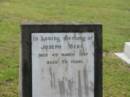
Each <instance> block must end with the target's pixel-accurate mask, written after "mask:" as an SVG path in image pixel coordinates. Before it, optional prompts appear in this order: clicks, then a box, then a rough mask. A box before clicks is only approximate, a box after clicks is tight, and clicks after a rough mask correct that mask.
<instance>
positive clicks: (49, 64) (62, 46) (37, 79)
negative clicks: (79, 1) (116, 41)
mask: <svg viewBox="0 0 130 97" xmlns="http://www.w3.org/2000/svg"><path fill="white" fill-rule="evenodd" d="M31 37H32V96H33V97H94V33H92V32H91V33H89V32H87V33H86V32H84V33H78V32H76V33H73V32H70V33H32V34H31Z"/></svg>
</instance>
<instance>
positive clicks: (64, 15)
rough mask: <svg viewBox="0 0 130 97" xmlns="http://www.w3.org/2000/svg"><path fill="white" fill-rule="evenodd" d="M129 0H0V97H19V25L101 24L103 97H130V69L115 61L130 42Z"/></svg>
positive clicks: (119, 61) (117, 60)
mask: <svg viewBox="0 0 130 97" xmlns="http://www.w3.org/2000/svg"><path fill="white" fill-rule="evenodd" d="M129 6H130V0H33V1H32V0H0V97H18V81H19V80H18V77H19V76H18V75H19V74H18V68H19V65H18V64H19V48H20V47H19V46H20V39H19V38H20V24H21V23H24V22H32V23H34V22H40V23H101V24H103V49H104V72H103V75H104V76H103V77H104V78H103V81H104V97H130V66H128V65H127V64H125V63H124V62H122V61H121V60H120V59H118V58H117V57H116V56H115V55H114V52H118V51H121V50H122V48H123V45H124V42H125V41H130V7H129Z"/></svg>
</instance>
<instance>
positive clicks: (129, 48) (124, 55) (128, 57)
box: [115, 42, 130, 64]
mask: <svg viewBox="0 0 130 97" xmlns="http://www.w3.org/2000/svg"><path fill="white" fill-rule="evenodd" d="M115 54H116V55H117V56H118V57H119V58H121V59H122V60H123V61H125V62H126V63H127V64H130V42H125V46H124V51H123V52H119V53H115Z"/></svg>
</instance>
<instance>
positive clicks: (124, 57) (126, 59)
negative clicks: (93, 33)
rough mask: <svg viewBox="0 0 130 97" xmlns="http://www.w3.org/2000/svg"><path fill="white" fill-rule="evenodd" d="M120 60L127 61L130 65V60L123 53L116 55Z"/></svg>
mask: <svg viewBox="0 0 130 97" xmlns="http://www.w3.org/2000/svg"><path fill="white" fill-rule="evenodd" d="M115 54H116V55H117V56H118V57H119V58H121V59H122V60H123V61H125V62H126V63H127V64H130V59H129V58H128V57H127V56H126V55H125V54H124V53H123V52H122V53H115Z"/></svg>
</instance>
